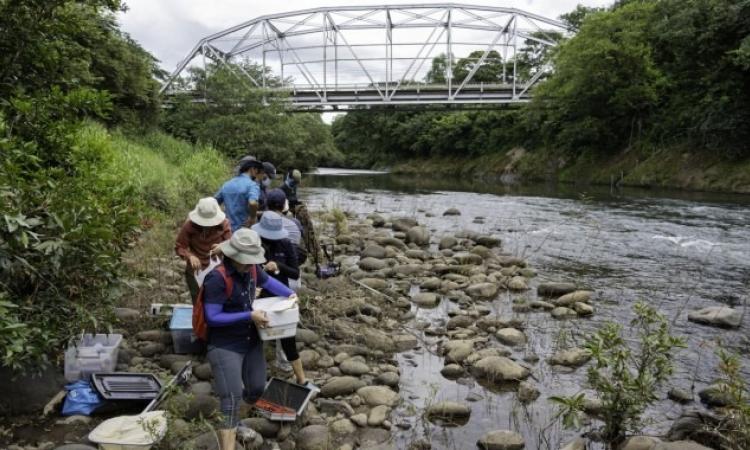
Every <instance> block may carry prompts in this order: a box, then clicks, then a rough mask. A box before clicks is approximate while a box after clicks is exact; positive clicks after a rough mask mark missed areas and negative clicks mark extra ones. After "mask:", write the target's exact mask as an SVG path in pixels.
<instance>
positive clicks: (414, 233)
mask: <svg viewBox="0 0 750 450" xmlns="http://www.w3.org/2000/svg"><path fill="white" fill-rule="evenodd" d="M406 242H411V243H414V244H417V245H420V246H424V245H430V232H429V231H428V230H427V228H425V227H420V226H416V227H411V228H409V231H407V232H406Z"/></svg>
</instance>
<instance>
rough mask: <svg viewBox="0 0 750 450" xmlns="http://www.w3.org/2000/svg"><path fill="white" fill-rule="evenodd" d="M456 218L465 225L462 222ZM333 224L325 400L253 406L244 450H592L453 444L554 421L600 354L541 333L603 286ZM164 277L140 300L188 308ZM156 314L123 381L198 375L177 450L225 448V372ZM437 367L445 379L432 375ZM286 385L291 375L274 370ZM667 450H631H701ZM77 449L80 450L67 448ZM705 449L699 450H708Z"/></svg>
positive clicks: (315, 350)
mask: <svg viewBox="0 0 750 450" xmlns="http://www.w3.org/2000/svg"><path fill="white" fill-rule="evenodd" d="M445 214H447V215H451V214H460V211H458V210H446V211H445ZM318 219H319V220H318V223H319V232H320V233H321V234H322V236H323V237H322V240H323V241H324V242H334V243H335V244H336V249H337V252H338V256H337V260H338V262H340V263H341V266H342V275H341V276H339V277H336V278H332V279H328V280H317V279H315V277H314V276H313V275H312V273H311V268H309V267H308V268H307V270H306V273H305V276H304V281H305V288H304V289H303V290H301V291H300V297H301V299H302V301H301V305H302V309H301V316H302V324H301V327H300V328H299V330H298V334H297V340H298V345H299V347H300V350H301V351H300V355H301V358H302V361H303V364H304V366H305V368H306V371H307V373H308V377H309V378H311V379H312V380H313V381H314V382H315V383H316V384H317V385H318V386H320V387H321V392H320V394H319V395H318V396H317V398H316V399H315V400H314V401H313V402H312V403H311V404H310V405H309V406H308V408H307V409H306V411H305V413H304V415H303V416H302V417H301V418H300V419H299V420H298V421H297V422H296V423H294V424H291V425H286V424H284V425H281V424H279V423H274V422H271V421H269V420H266V419H263V418H259V417H254V416H253V412H252V409H251V408H250V407H249V406H248V405H245V411H244V413H243V414H244V416H245V417H247V418H246V419H245V420H243V427H242V432H241V433H240V436H241V438H240V440H241V444H242V447H244V448H248V449H249V448H267V449H273V448H280V449H302V450H318V449H350V448H351V449H353V448H370V449H388V448H414V449H423V448H431V447H432V448H449V447H453V448H472V447H475V446H478V447H480V448H484V449H522V448H553V449H556V448H562V447H563V446H565V447H564V448H565V449H566V450H571V449H579V448H580V449H582V448H584V444H585V442H584V441H583V440H580V439H575V435H571V434H570V433H563V432H561V431H560V429H559V426H556V428H554V429H555V430H556V431H555V433H556V434H555V439H556V441H557V442H554V443H550V442H549V441H548V442H547V443H546V446H545V445H544V442H543V439H546V438H547V437H546V436H544V430H542V427H544V426H548V425H547V423H546V422H545V421H534V420H533V418H532V419H531V420H529V421H528V422H527V423H526V425H525V426H519V425H518V423H517V422H513V423H500V422H493V423H486V421H485V422H483V423H484V425H483V426H484V429H482V430H481V432H480V433H479V434H478V435H477V436H476V437H474V438H473V439H472V440H471V441H466V442H446V441H444V440H441V439H440V436H439V434H440V433H439V430H441V429H455V428H460V427H464V426H465V425H466V424H467V423H468V422H469V421H470V420H472V415H473V414H477V413H479V414H482V412H481V411H479V412H477V411H476V410H477V408H476V406H475V404H476V403H477V401H478V400H480V399H482V395H484V396H488V397H489V396H495V395H497V396H498V398H500V397H502V396H505V397H507V396H511V397H512V398H513V402H514V403H516V404H518V405H521V406H520V408H525V405H530V404H534V403H536V404H537V406H538V407H539V408H541V409H543V410H546V411H548V412H549V411H552V410H553V407H552V405H550V404H549V403H547V400H546V398H544V395H547V394H549V393H551V392H552V393H554V390H555V389H556V387H555V386H556V383H555V382H554V380H555V379H556V377H557V375H556V374H570V373H572V372H575V371H578V370H582V369H581V367H582V366H584V365H586V364H587V362H588V361H589V359H590V355H589V354H588V352H587V351H586V350H584V349H583V348H581V346H580V345H579V344H580V343H576V342H574V341H566V340H564V339H563V340H561V341H558V342H556V343H554V345H550V348H546V349H545V352H544V353H542V354H539V353H538V352H535V351H534V349H535V348H539V346H538V345H529V343H530V342H534V341H535V340H536V339H538V337H537V336H536V334H537V329H536V328H535V327H536V325H534V326H530V324H531V323H534V324H536V323H539V322H540V321H541V322H545V321H564V322H566V323H570V324H571V326H573V327H575V324H576V323H577V322H578V321H585V320H591V318H592V317H595V316H596V315H597V314H598V307H599V303H600V302H601V301H602V299H601V298H600V295H599V294H598V293H597V289H596V287H595V286H583V285H581V284H580V283H577V282H576V281H575V280H561V281H558V282H538V281H537V279H538V277H537V273H536V270H535V269H534V268H532V267H530V266H529V264H528V263H527V261H526V260H524V259H523V258H520V257H518V256H516V255H513V254H510V253H506V252H505V251H504V250H503V246H502V240H501V237H502V236H497V235H491V234H482V233H477V232H472V231H460V232H457V233H453V234H450V235H434V234H433V232H432V231H431V230H429V229H428V228H427V227H425V226H423V225H420V223H418V221H417V220H416V219H415V218H413V217H384V216H381V215H377V214H370V215H366V216H365V215H362V216H350V217H348V219H347V221H346V223H341V222H342V220H341V218H340V217H337V216H336V215H334V214H329V213H322V214H320V216H319V217H318ZM158 265H159V267H160V271H159V273H160V276H161V277H162V279H161V280H160V282H157V281H156V280H155V279H153V278H148V277H145V278H144V279H141V280H134V282H133V283H131V285H133V289H134V290H135V291H137V292H138V294H139V295H141V296H145V297H146V298H148V293H149V292H150V290H153V289H155V287H156V286H157V285H159V286H161V288H165V289H162V291H167V292H170V293H171V294H170V295H171V296H172V298H173V301H174V302H178V301H185V299H186V294H185V293H184V292H183V291H182V289H181V287H182V286H181V284H180V278H181V276H182V271H183V268H182V265H181V262H180V261H178V260H174V259H165V260H161V261H159V264H158ZM161 281H167V282H166V283H161ZM160 292H161V291H160ZM162 293H163V292H162ZM153 298H155V297H153ZM159 299H160V300H161V301H164V298H163V297H159ZM498 301H499V302H500V303H501V304H502V307H501V308H498V306H497V305H498ZM131 306H132V305H131ZM145 306H146V305H145V304H142V305H141V306H140V307H135V308H119V309H118V310H116V311H115V313H116V315H117V318H118V321H119V323H120V330H119V331H122V332H123V333H124V334H125V338H126V339H125V342H124V343H123V345H122V348H121V350H120V354H119V360H118V366H117V370H120V371H130V372H150V373H155V374H158V375H159V376H160V377H161V378H163V379H168V378H169V377H170V376H171V375H172V374H174V373H176V372H177V371H179V369H180V368H181V367H182V366H183V365H184V364H185V362H186V361H187V360H192V361H193V365H194V370H193V377H192V379H191V381H190V383H189V386H188V387H187V388H186V390H185V391H184V392H178V393H175V395H173V396H172V398H171V399H170V400H169V402H168V404H167V405H166V406H167V407H168V409H169V411H170V412H171V413H172V418H171V420H170V431H169V433H168V435H167V437H166V439H165V440H164V441H163V442H162V447H163V448H195V449H213V448H217V440H216V436H215V434H214V433H213V432H212V431H211V430H210V427H208V426H206V423H210V419H211V418H213V417H215V416H216V414H217V410H218V399H217V398H216V397H215V395H214V394H213V391H212V385H211V380H212V375H211V369H210V365H209V364H208V363H207V362H206V361H205V360H204V358H203V357H202V356H197V355H176V354H173V353H172V347H171V345H172V343H171V335H170V333H169V332H168V331H166V330H165V329H164V319H160V318H159V317H153V316H150V314H149V312H148V310H147V308H146V307H145ZM728 309H729V308H728ZM736 313H737V312H736V311H734V310H731V309H730V310H729V311H727V310H725V309H722V310H721V311H713V310H712V311H698V312H695V313H694V314H692V315H691V320H696V321H698V322H703V323H705V322H710V323H714V324H716V325H722V326H736V325H735V324H736V320H737V317H736ZM531 316H533V317H536V320H535V321H534V322H531V321H529V320H528V317H531ZM268 347H270V346H268ZM271 353H272V352H270V351H269V352H268V356H269V360H272V359H273V358H272V357H271ZM426 361H433V362H436V365H439V367H430V364H427V365H425V362H426ZM270 366H271V367H273V365H272V364H271V365H270ZM271 372H272V374H275V375H277V376H286V375H284V374H279V373H276V371H275V369H273V368H272V369H271ZM448 380H451V381H452V382H453V381H455V382H456V383H457V385H460V386H463V387H465V388H466V389H465V390H460V392H457V395H455V396H454V398H452V399H445V398H436V396H435V395H434V393H433V395H432V397H431V395H430V393H429V390H428V389H424V388H423V389H415V383H422V384H429V383H441V382H443V381H448ZM551 380H552V381H551ZM473 386H478V387H480V388H481V389H482V393H483V394H482V395H480V394H478V393H477V391H476V390H473V389H472V387H473ZM558 388H560V389H562V387H560V386H558ZM583 388H584V387H583V386H579V387H578V389H583ZM543 393H544V395H542V394H543ZM719 397H720V396H718V395H714V396H713V397H711V394H710V393H708V394H706V399H710V398H713V399H717V398H718V400H716V401H720V398H719ZM674 398H675V400H674V401H675V402H691V401H693V399H692V395H691V394H690V393H684V392H680V391H679V390H676V391H675V393H674ZM709 401H710V400H709ZM542 403H544V404H542ZM502 405H503V407H505V405H507V403H504V404H502ZM599 407H600V405H599V404H598V402H597V399H596V398H594V397H593V396H591V397H590V398H589V399H588V400H587V410H588V411H589V412H590V414H591V416H592V417H596V414H597V412H598V409H599ZM525 411H528V410H527V409H526V410H525ZM691 414H692V415H691ZM549 416H551V414H549V413H548V414H547V415H545V416H544V418H545V420H546V419H547V418H548V417H549ZM202 419H209V421H208V422H205V421H203V420H202ZM98 420H99V419H98V418H95V419H93V421H92V419H91V418H87V417H73V418H66V419H53V420H52V421H47V422H45V432H46V433H47V434H46V435H45V436H44V437H40V435H39V434H37V435H35V436H34V435H32V433H30V432H26V433H23V432H19V433H17V434H18V435H19V436H21V438H20V439H18V441H19V442H18V443H16V444H14V445H15V447H9V449H13V450H16V449H25V450H32V449H36V450H41V449H44V450H48V449H54V448H59V449H61V450H62V449H64V450H83V449H87V448H88V447H86V439H85V436H86V433H87V432H88V431H90V429H91V428H93V426H94V424H95V423H96V422H97V421H98ZM710 420H715V418H713V416H711V415H710V414H708V413H705V412H697V411H694V412H690V411H688V412H686V413H685V414H683V417H682V418H680V419H679V420H678V421H677V422H676V423H675V426H674V427H673V428H674V430H675V431H674V433H670V436H668V437H670V438H674V439H685V438H696V436H695V432H696V430H702V429H703V427H702V425H700V424H704V423H707V421H709V422H710ZM28 429H29V430H32V429H34V428H33V427H29V428H28ZM19 430H21V431H23V430H24V428H23V427H19ZM37 431H38V428H37ZM540 436H541V437H540ZM700 438H701V436H698V439H699V440H702V439H700ZM703 440H705V439H703ZM659 441H660V439H657V438H646V437H643V438H642V439H641V438H639V439H638V440H634V441H633V442H631V443H629V444H628V446H626V447H624V448H626V449H628V450H632V449H641V448H642V449H649V448H660V449H682V448H688V447H684V446H675V445H683V444H679V443H674V444H658V442H659ZM64 443H66V444H68V445H67V446H60V445H61V444H64ZM652 444H653V445H652ZM657 444H658V445H661V447H657ZM71 445H72V446H71ZM566 445H567V446H566ZM695 445H696V446H694V447H690V448H694V449H700V448H702V447H700V446H697V445H698V444H695ZM242 447H240V448H242Z"/></svg>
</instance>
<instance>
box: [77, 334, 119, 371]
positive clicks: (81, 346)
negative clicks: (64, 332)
mask: <svg viewBox="0 0 750 450" xmlns="http://www.w3.org/2000/svg"><path fill="white" fill-rule="evenodd" d="M120 342H122V335H121V334H90V333H89V334H84V335H82V336H81V337H80V339H78V340H77V341H75V342H74V343H71V344H70V345H69V346H68V349H67V350H66V351H65V379H66V380H67V381H69V382H73V381H77V380H81V379H87V378H89V377H90V376H91V374H94V373H101V372H114V370H115V367H116V366H117V354H118V352H119V347H120Z"/></svg>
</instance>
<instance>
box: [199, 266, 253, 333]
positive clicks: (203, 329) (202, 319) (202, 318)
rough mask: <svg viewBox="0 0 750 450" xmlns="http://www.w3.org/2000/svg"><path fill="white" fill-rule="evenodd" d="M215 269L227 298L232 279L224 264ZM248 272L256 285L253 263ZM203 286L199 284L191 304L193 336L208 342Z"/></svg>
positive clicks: (229, 295)
mask: <svg viewBox="0 0 750 450" xmlns="http://www.w3.org/2000/svg"><path fill="white" fill-rule="evenodd" d="M215 270H217V271H219V274H221V277H222V278H224V285H225V286H226V288H225V290H224V294H225V295H226V296H227V299H228V298H230V297H231V296H232V290H233V289H234V281H233V280H232V277H230V276H229V274H227V269H226V268H225V267H224V264H221V265H219V266H217V267H216V269H215ZM250 273H251V274H252V276H253V286H254V287H257V285H258V273H257V269H256V266H255V264H253V266H252V269H250ZM205 286H206V285H205V284H203V285H201V287H200V289H199V290H198V296H197V297H196V299H195V304H194V305H193V334H195V337H196V338H197V339H198V340H199V341H203V342H208V323H207V322H206V311H205V309H203V291H204V289H205Z"/></svg>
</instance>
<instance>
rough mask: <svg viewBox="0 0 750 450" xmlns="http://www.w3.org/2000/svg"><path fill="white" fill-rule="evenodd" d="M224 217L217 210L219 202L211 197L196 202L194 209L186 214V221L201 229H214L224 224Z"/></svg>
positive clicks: (219, 209) (221, 212)
mask: <svg viewBox="0 0 750 450" xmlns="http://www.w3.org/2000/svg"><path fill="white" fill-rule="evenodd" d="M225 218H226V215H225V214H224V211H222V210H221V208H219V202H217V201H216V199H215V198H213V197H206V198H202V199H200V200H198V204H197V205H195V209H193V210H192V211H190V213H188V219H190V221H191V222H193V223H194V224H196V225H200V226H202V227H215V226H216V225H220V224H221V223H222V222H224V219H225Z"/></svg>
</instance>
